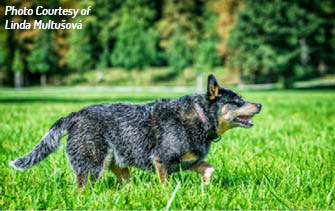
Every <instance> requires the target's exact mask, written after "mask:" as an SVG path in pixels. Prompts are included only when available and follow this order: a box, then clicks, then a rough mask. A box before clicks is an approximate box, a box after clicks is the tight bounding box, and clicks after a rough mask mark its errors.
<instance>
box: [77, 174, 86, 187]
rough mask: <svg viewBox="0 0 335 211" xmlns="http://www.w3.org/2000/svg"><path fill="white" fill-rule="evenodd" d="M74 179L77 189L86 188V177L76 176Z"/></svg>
mask: <svg viewBox="0 0 335 211" xmlns="http://www.w3.org/2000/svg"><path fill="white" fill-rule="evenodd" d="M76 180H77V183H78V186H79V189H80V190H85V188H86V182H87V177H86V178H83V177H80V176H77V179H76Z"/></svg>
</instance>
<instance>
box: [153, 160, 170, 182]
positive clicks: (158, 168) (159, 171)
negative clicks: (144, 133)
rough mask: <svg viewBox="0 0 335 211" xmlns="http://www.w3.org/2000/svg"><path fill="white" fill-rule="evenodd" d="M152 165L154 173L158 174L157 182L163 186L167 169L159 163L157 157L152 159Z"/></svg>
mask: <svg viewBox="0 0 335 211" xmlns="http://www.w3.org/2000/svg"><path fill="white" fill-rule="evenodd" d="M154 165H155V167H156V172H157V174H158V177H159V181H160V183H161V184H162V185H163V184H164V182H165V178H166V175H167V168H166V166H165V165H164V164H163V163H161V162H159V158H158V157H157V156H156V157H155V158H154Z"/></svg>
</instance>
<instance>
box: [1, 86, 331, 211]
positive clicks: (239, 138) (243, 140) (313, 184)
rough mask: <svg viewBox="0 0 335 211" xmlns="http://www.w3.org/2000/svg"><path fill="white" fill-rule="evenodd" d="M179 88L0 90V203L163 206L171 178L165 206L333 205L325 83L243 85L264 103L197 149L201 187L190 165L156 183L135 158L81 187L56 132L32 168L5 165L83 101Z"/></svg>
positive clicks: (4, 206) (141, 96)
mask: <svg viewBox="0 0 335 211" xmlns="http://www.w3.org/2000/svg"><path fill="white" fill-rule="evenodd" d="M185 94H187V93H171V92H170V91H169V92H143V91H140V92H129V93H125V92H122V93H118V92H115V91H110V90H100V91H99V90H96V89H92V90H86V91H85V94H83V92H82V91H81V90H78V91H75V90H73V89H68V90H66V89H51V90H50V91H48V92H45V91H43V90H41V91H39V90H38V89H33V90H23V91H16V90H0V102H1V103H0V111H1V115H0V140H1V142H2V147H3V151H2V152H1V154H0V155H1V159H0V184H1V185H0V193H1V194H0V209H1V210H47V209H50V210H56V209H57V210H163V209H165V208H166V206H167V204H168V202H169V200H170V199H171V195H172V193H173V192H174V190H175V189H176V187H177V185H178V184H180V188H179V189H178V190H177V192H176V195H175V197H174V199H173V200H172V204H171V207H170V209H171V210H237V209H239V210H242V209H243V210H261V209H264V210H282V209H287V210H334V209H335V197H334V189H335V186H334V184H335V177H334V173H335V170H334V163H335V148H334V144H335V128H334V124H335V118H330V117H331V116H332V115H334V97H335V93H334V91H308V92H305V91H287V92H283V91H280V92H277V91H275V92H273V91H267V92H255V91H254V92H242V96H243V97H244V98H246V99H248V100H250V101H255V102H261V103H262V104H263V108H264V109H263V110H262V112H261V113H260V114H259V115H257V116H255V117H254V120H253V122H254V124H255V125H254V127H253V128H252V129H243V128H235V129H232V130H230V131H227V132H226V133H225V134H224V135H223V138H222V140H221V141H220V142H218V143H213V144H212V146H211V149H210V152H209V154H208V156H207V157H206V159H205V160H206V161H208V162H209V163H211V164H212V165H213V167H214V168H215V172H214V174H213V178H212V183H211V184H210V185H209V186H208V187H203V188H202V184H201V175H200V174H198V173H195V172H192V171H183V172H180V173H176V174H173V175H171V177H170V178H169V180H168V183H167V184H166V185H165V186H164V187H162V186H161V185H160V184H159V182H158V178H157V175H156V174H152V172H151V171H143V170H139V169H136V168H131V169H130V172H131V175H132V179H131V180H130V181H129V183H128V184H124V185H122V186H119V185H118V184H117V178H116V176H114V175H113V174H112V172H111V171H109V170H108V168H107V166H106V170H105V172H104V174H103V175H102V177H101V179H100V180H99V181H98V182H97V183H95V184H93V185H87V188H86V190H80V189H78V188H77V184H76V183H75V182H74V179H75V177H74V175H73V172H72V169H71V166H70V164H69V163H68V162H67V159H66V153H65V143H66V138H65V137H64V138H63V140H62V145H63V147H61V148H60V149H59V150H58V151H57V152H56V153H53V154H51V155H50V156H49V157H48V158H47V159H45V160H43V161H42V162H41V163H39V164H37V165H36V166H34V167H32V168H31V169H29V170H26V171H15V170H14V169H13V168H11V167H9V166H8V162H9V161H12V160H13V159H15V158H17V157H18V156H22V155H23V154H25V153H27V152H29V151H30V150H31V149H32V148H33V147H34V146H35V145H36V144H37V143H38V142H39V140H40V139H41V138H42V137H43V136H44V135H45V133H46V132H47V131H48V130H49V128H50V127H51V125H52V124H53V123H54V122H55V121H57V120H58V119H59V118H61V117H64V116H66V115H68V114H69V113H70V112H73V111H78V110H79V109H81V108H82V107H83V106H87V105H90V104H93V103H101V102H111V103H112V102H120V101H129V102H133V103H143V102H148V101H152V100H155V99H159V98H162V97H164V98H175V97H181V96H183V95H185ZM297 99H299V103H297ZM3 102H5V103H3ZM14 102H20V103H14ZM273 122H275V123H273ZM306 131H308V132H306Z"/></svg>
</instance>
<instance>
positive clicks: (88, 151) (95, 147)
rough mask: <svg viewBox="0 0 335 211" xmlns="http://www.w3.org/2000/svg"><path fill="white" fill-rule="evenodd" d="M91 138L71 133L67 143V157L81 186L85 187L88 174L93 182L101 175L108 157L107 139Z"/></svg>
mask: <svg viewBox="0 0 335 211" xmlns="http://www.w3.org/2000/svg"><path fill="white" fill-rule="evenodd" d="M79 138H80V139H79ZM89 138H90V139H88V138H86V137H83V136H80V137H72V135H71V134H70V135H69V137H68V141H67V145H66V155H67V158H68V160H69V162H70V163H71V166H72V169H73V171H74V172H75V174H76V175H77V180H78V183H79V186H80V187H81V188H85V185H86V182H87V178H88V175H90V176H89V177H90V181H91V182H94V181H95V180H96V179H98V178H99V177H100V176H101V174H102V172H103V169H104V166H105V164H106V162H107V159H108V146H107V144H106V143H105V141H104V140H103V139H101V138H99V137H97V136H96V137H89Z"/></svg>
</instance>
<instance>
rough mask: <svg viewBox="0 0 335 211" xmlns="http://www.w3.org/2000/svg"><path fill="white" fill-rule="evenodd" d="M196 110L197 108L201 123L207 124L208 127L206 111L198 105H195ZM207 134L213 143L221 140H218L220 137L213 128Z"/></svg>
mask: <svg viewBox="0 0 335 211" xmlns="http://www.w3.org/2000/svg"><path fill="white" fill-rule="evenodd" d="M194 108H195V110H196V111H197V114H198V116H199V118H200V120H201V122H202V123H203V124H205V125H206V124H209V122H208V119H207V117H206V115H205V112H204V110H203V109H202V108H201V106H200V105H199V104H198V103H194ZM207 132H208V138H209V139H210V140H211V141H214V140H220V139H218V138H219V136H218V135H217V133H216V131H215V130H213V129H212V128H210V129H209V130H208V131H207Z"/></svg>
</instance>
